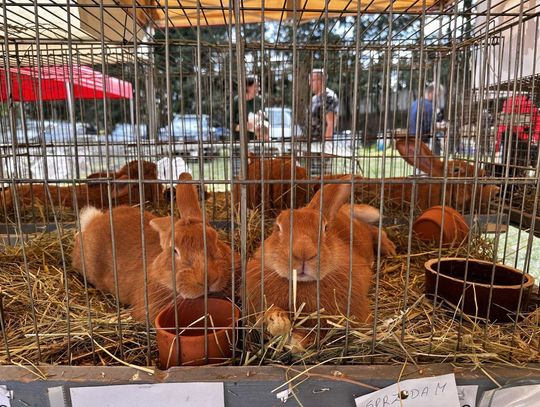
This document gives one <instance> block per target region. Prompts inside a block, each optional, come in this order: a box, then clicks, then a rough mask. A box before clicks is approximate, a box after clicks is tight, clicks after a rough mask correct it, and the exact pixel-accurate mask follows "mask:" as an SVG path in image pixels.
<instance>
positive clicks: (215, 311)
mask: <svg viewBox="0 0 540 407" xmlns="http://www.w3.org/2000/svg"><path fill="white" fill-rule="evenodd" d="M177 308H178V332H179V335H178V337H179V345H178V346H177V345H176V338H177V337H176V329H175V317H174V304H171V305H170V306H169V307H167V308H165V309H163V310H162V311H161V312H160V313H159V314H158V316H157V317H156V321H155V327H156V332H157V335H156V336H157V343H158V351H159V361H160V364H161V368H163V369H168V368H169V367H171V366H178V363H177V350H178V349H179V350H180V355H179V362H180V365H188V366H200V365H204V364H211V363H220V362H224V361H226V360H227V359H229V358H230V357H231V356H232V349H231V346H232V345H231V342H232V340H233V336H232V331H233V318H232V313H233V309H234V323H236V322H237V321H238V318H239V317H240V311H239V309H238V307H237V306H236V305H233V304H232V303H231V302H230V301H229V300H226V299H221V298H208V308H207V310H208V315H210V316H211V318H207V321H208V323H207V326H208V330H207V335H205V330H204V318H203V317H204V315H205V313H204V298H198V299H196V300H181V301H178V304H177ZM205 338H207V343H208V354H207V355H205V349H204V343H205ZM205 356H208V360H207V361H206V360H205Z"/></svg>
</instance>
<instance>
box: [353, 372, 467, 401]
mask: <svg viewBox="0 0 540 407" xmlns="http://www.w3.org/2000/svg"><path fill="white" fill-rule="evenodd" d="M355 401H356V407H433V406H437V407H459V406H460V405H461V404H460V403H459V398H458V392H457V388H456V378H455V376H454V374H453V373H451V374H447V375H443V376H434V377H424V378H421V379H410V380H403V381H402V382H399V383H396V384H392V385H391V386H388V387H385V388H384V389H381V390H377V391H375V392H373V393H370V394H366V395H364V396H361V397H358V398H356V399H355Z"/></svg>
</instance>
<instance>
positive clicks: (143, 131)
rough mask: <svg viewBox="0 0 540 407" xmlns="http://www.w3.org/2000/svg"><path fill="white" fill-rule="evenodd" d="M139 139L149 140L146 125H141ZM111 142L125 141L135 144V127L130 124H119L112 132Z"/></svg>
mask: <svg viewBox="0 0 540 407" xmlns="http://www.w3.org/2000/svg"><path fill="white" fill-rule="evenodd" d="M138 135H139V137H140V138H141V139H147V138H148V137H147V136H148V129H147V126H146V124H139V134H138ZM109 140H111V141H125V142H128V141H130V142H134V141H136V140H137V134H136V132H135V126H134V125H131V124H129V123H118V124H117V125H116V126H115V127H114V129H113V131H112V132H111V135H110V138H109Z"/></svg>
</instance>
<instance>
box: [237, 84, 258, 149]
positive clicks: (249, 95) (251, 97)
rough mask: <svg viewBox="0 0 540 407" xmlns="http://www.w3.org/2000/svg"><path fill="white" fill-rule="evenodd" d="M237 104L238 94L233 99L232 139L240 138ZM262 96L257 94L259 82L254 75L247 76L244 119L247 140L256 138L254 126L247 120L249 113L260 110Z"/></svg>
mask: <svg viewBox="0 0 540 407" xmlns="http://www.w3.org/2000/svg"><path fill="white" fill-rule="evenodd" d="M238 108H239V106H238V95H236V96H235V97H234V100H233V120H234V139H235V140H236V141H238V140H240V112H239V109H238ZM262 108H263V106H262V98H261V97H260V96H259V82H258V81H257V78H256V77H254V76H248V77H247V78H246V109H245V116H246V117H245V118H244V119H245V120H246V123H247V136H248V140H249V141H251V140H256V139H257V137H256V134H255V128H254V127H253V123H250V122H248V116H249V114H250V113H251V114H256V113H257V112H258V111H260V110H262Z"/></svg>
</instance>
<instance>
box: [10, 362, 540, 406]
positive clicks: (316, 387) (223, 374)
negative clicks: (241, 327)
mask: <svg viewBox="0 0 540 407" xmlns="http://www.w3.org/2000/svg"><path fill="white" fill-rule="evenodd" d="M37 369H38V368H36V367H33V366H27V367H25V368H22V367H19V366H2V367H0V382H1V383H2V384H4V385H7V387H8V389H10V390H13V392H14V396H15V403H14V404H13V405H35V406H46V405H48V396H47V390H48V388H50V387H57V386H64V387H66V388H70V387H80V386H91V385H107V384H115V385H118V384H135V383H138V384H143V383H167V382H168V383H172V382H194V381H197V382H199V381H200V382H212V381H214V382H215V381H219V382H224V383H225V402H226V405H227V406H228V407H231V406H234V407H237V406H238V407H244V406H245V407H248V406H254V405H260V406H267V405H268V406H271V405H280V404H281V402H280V401H279V400H278V399H277V398H276V392H275V391H273V390H275V389H276V388H278V387H280V386H282V385H284V384H285V383H286V382H287V381H288V380H289V379H291V378H293V377H294V376H295V375H297V372H295V371H292V370H289V367H286V366H285V367H273V366H264V367H257V366H254V367H219V366H218V367H209V366H202V367H182V368H172V369H169V370H168V371H159V370H158V371H156V372H155V374H153V375H149V374H148V373H145V372H142V371H139V370H136V369H132V368H129V367H103V366H39V371H38V370H37ZM294 369H295V370H300V371H301V370H304V371H307V372H308V373H310V374H312V375H315V376H311V377H309V378H308V380H306V381H305V382H303V383H302V384H300V385H298V387H296V388H295V392H296V396H297V397H298V399H299V400H300V402H301V403H302V404H303V405H304V406H310V407H311V406H313V407H317V406H338V405H339V406H349V405H351V406H352V405H354V401H353V400H354V397H358V396H360V395H363V394H367V393H369V392H371V391H372V388H367V387H366V386H365V385H368V386H370V387H377V388H381V387H385V386H388V385H390V384H392V383H395V382H396V381H397V379H398V378H399V377H400V374H401V373H403V375H401V377H402V378H403V379H411V378H418V377H425V376H434V375H441V374H447V373H452V372H453V373H454V374H455V375H456V381H457V383H458V385H466V384H477V385H479V386H480V391H479V393H480V394H481V393H482V391H484V390H488V389H493V388H495V387H496V385H495V384H494V383H493V382H492V381H491V380H490V379H489V378H488V377H487V376H486V374H485V373H484V371H486V370H487V371H489V374H490V375H491V376H492V377H493V378H494V379H495V380H497V381H498V382H499V383H501V384H506V383H508V382H511V381H515V380H517V379H522V378H523V377H527V379H530V380H540V364H532V365H529V366H526V367H520V368H516V367H495V366H493V367H492V366H489V367H485V369H484V370H479V369H475V368H474V367H472V366H464V367H459V366H452V365H451V364H430V365H420V366H419V367H415V366H412V365H410V366H406V367H405V368H404V369H403V366H401V365H392V366H378V365H372V366H370V365H362V366H339V365H335V366H318V367H315V368H312V367H311V366H306V367H303V368H302V367H298V366H296V367H294ZM402 369H403V372H402ZM32 372H34V373H32ZM44 378H45V379H44ZM306 378H307V376H303V375H300V376H299V377H298V379H297V380H296V381H294V383H295V384H297V383H299V382H300V381H302V380H303V379H306ZM362 383H363V384H362ZM286 387H287V386H286V385H285V386H283V387H281V388H280V390H283V389H285V388H286ZM287 405H288V406H289V405H291V406H297V405H299V404H298V403H297V402H296V401H295V400H294V399H291V400H289V401H288V402H287Z"/></svg>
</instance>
